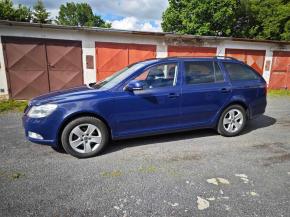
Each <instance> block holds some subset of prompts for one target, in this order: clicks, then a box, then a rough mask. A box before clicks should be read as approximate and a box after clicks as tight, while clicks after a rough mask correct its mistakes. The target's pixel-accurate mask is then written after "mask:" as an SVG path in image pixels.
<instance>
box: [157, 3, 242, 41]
mask: <svg viewBox="0 0 290 217" xmlns="http://www.w3.org/2000/svg"><path fill="white" fill-rule="evenodd" d="M238 5H239V3H238V1H236V0H203V1H200V0H169V7H168V8H167V9H166V11H165V12H164V13H163V16H162V19H163V22H162V24H161V25H162V28H163V30H164V31H174V32H177V33H181V34H185V33H186V34H196V35H217V36H231V35H233V31H234V27H235V26H234V24H235V23H236V21H237V18H236V11H237V10H238V9H239V7H238Z"/></svg>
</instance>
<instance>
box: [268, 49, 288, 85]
mask: <svg viewBox="0 0 290 217" xmlns="http://www.w3.org/2000/svg"><path fill="white" fill-rule="evenodd" d="M269 87H270V88H271V89H289V88H290V51H274V52H273V62H272V69H271V76H270V83H269Z"/></svg>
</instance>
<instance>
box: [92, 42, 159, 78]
mask: <svg viewBox="0 0 290 217" xmlns="http://www.w3.org/2000/svg"><path fill="white" fill-rule="evenodd" d="M155 57H156V45H147V44H125V43H106V42H96V69H97V80H103V79H105V78H106V77H108V76H110V75H112V74H114V73H115V72H117V71H119V70H121V69H122V68H124V67H126V66H128V65H130V64H133V63H135V62H138V61H142V60H146V59H151V58H155Z"/></svg>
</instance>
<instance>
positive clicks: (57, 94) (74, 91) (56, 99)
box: [30, 85, 104, 105]
mask: <svg viewBox="0 0 290 217" xmlns="http://www.w3.org/2000/svg"><path fill="white" fill-rule="evenodd" d="M97 92H99V93H101V92H104V91H100V90H98V89H94V88H91V87H90V86H89V85H83V86H80V87H75V88H70V89H67V90H60V91H54V92H51V93H47V94H44V95H41V96H38V97H36V98H34V99H32V100H31V101H30V105H42V104H46V103H63V102H68V101H75V100H81V99H86V98H90V97H92V96H96V93H97ZM98 95H99V94H98Z"/></svg>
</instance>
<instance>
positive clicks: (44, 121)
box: [22, 114, 61, 147]
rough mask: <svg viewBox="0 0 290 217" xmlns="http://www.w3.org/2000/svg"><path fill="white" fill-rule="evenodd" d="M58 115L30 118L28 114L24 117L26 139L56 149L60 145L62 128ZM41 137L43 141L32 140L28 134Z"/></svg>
mask: <svg viewBox="0 0 290 217" xmlns="http://www.w3.org/2000/svg"><path fill="white" fill-rule="evenodd" d="M56 117H57V116H56V114H54V115H52V114H51V115H50V116H48V117H45V118H30V117H28V116H27V115H26V114H24V116H23V117H22V124H23V127H24V130H25V136H26V138H27V139H28V140H29V141H31V142H33V143H37V144H43V145H50V146H54V147H56V146H57V145H58V144H57V143H58V139H57V138H58V130H59V128H60V126H61V122H60V121H59V118H56ZM29 131H30V132H33V133H36V134H39V135H41V137H43V139H37V138H32V137H31V136H29V133H28V132H29Z"/></svg>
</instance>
